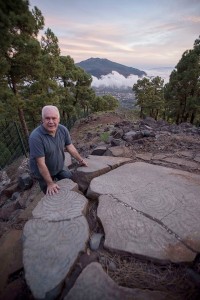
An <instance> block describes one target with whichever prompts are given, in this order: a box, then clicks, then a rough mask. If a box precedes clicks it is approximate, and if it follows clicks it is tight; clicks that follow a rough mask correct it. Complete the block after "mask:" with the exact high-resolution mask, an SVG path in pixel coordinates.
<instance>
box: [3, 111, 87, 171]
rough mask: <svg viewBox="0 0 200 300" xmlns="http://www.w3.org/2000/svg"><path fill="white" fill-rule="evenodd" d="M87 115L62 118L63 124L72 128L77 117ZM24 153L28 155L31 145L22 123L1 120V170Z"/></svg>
mask: <svg viewBox="0 0 200 300" xmlns="http://www.w3.org/2000/svg"><path fill="white" fill-rule="evenodd" d="M86 116H87V114H82V115H79V116H78V117H76V116H74V117H72V118H70V119H68V120H63V119H62V120H61V124H63V125H65V126H66V127H67V128H68V129H69V130H70V129H71V128H72V126H73V125H74V123H75V122H76V120H77V119H80V118H81V117H86ZM30 127H32V126H30ZM31 130H32V129H31ZM22 155H24V156H26V157H28V155H29V147H28V139H27V137H26V136H25V134H24V133H23V130H22V128H21V125H20V123H18V122H12V121H11V122H0V170H2V169H3V168H5V167H6V166H8V165H10V164H11V163H12V162H13V161H14V160H15V159H17V158H18V157H20V156H22Z"/></svg>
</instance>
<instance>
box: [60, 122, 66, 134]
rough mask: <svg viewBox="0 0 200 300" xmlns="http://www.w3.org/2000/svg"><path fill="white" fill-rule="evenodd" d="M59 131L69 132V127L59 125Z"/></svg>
mask: <svg viewBox="0 0 200 300" xmlns="http://www.w3.org/2000/svg"><path fill="white" fill-rule="evenodd" d="M58 130H59V131H61V132H65V133H66V132H68V129H67V127H65V126H64V125H62V124H59V125H58Z"/></svg>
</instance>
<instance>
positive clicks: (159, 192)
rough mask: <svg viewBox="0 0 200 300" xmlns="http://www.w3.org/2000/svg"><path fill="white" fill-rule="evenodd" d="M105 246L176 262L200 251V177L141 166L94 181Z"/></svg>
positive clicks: (133, 165)
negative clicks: (104, 235)
mask: <svg viewBox="0 0 200 300" xmlns="http://www.w3.org/2000/svg"><path fill="white" fill-rule="evenodd" d="M87 195H88V197H90V198H97V197H98V196H100V195H103V196H101V197H100V198H99V207H98V216H99V217H100V219H101V222H102V224H103V227H104V230H105V234H106V238H105V245H106V246H107V247H110V248H114V249H119V250H125V251H129V252H131V253H137V254H141V255H145V256H148V257H153V258H158V259H164V260H171V261H175V262H180V261H192V260H193V259H194V257H195V256H196V253H197V252H199V251H200V231H199V229H198V228H200V218H199V215H200V197H199V195H200V175H197V174H192V173H189V172H185V171H181V170H176V169H171V168H166V167H161V166H155V165H151V164H147V163H143V162H136V163H131V164H127V165H126V166H121V167H119V168H117V169H115V170H113V171H111V172H109V173H107V174H104V175H102V176H99V177H97V178H94V179H93V180H92V181H91V183H90V187H89V189H88V193H87Z"/></svg>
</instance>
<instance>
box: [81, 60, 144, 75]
mask: <svg viewBox="0 0 200 300" xmlns="http://www.w3.org/2000/svg"><path fill="white" fill-rule="evenodd" d="M76 65H77V66H79V67H80V68H82V69H83V70H85V71H86V72H87V73H89V74H91V75H93V76H95V77H97V78H100V77H101V76H102V75H107V74H109V73H112V71H116V72H118V73H119V74H121V75H123V76H124V77H128V76H129V75H131V74H133V75H137V76H139V77H141V76H143V75H147V74H146V73H145V72H144V71H141V70H138V69H135V68H132V67H127V66H124V65H121V64H118V63H116V62H113V61H111V60H108V59H103V58H89V59H86V60H84V61H81V62H79V63H76Z"/></svg>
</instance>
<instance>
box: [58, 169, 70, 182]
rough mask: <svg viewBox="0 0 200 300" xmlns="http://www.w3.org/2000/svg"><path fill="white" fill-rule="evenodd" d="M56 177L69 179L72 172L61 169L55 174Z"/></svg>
mask: <svg viewBox="0 0 200 300" xmlns="http://www.w3.org/2000/svg"><path fill="white" fill-rule="evenodd" d="M56 178H57V179H58V180H61V179H65V178H68V179H71V178H72V173H71V172H70V170H62V171H60V172H59V173H58V174H57V175H56Z"/></svg>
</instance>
